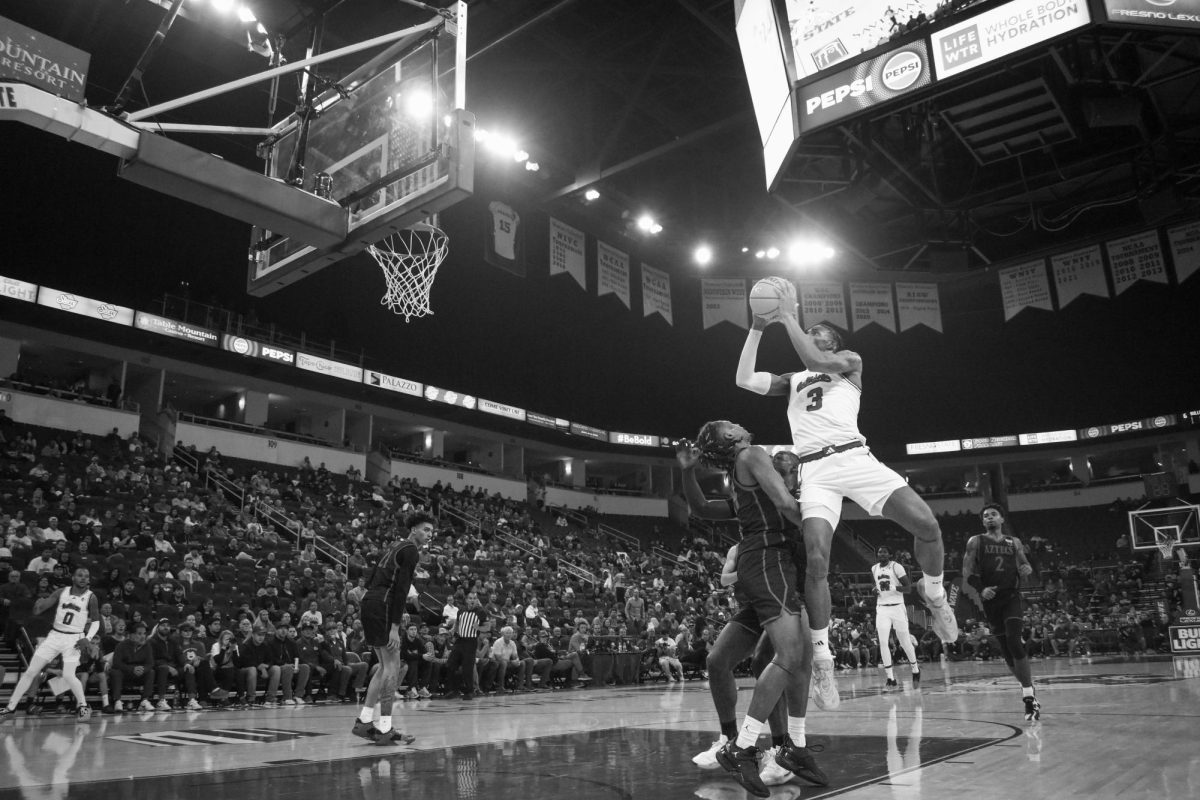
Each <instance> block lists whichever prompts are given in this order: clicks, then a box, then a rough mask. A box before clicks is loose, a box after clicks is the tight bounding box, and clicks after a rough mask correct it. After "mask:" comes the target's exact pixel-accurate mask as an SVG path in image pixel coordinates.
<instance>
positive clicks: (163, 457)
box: [0, 413, 1177, 711]
mask: <svg viewBox="0 0 1200 800" xmlns="http://www.w3.org/2000/svg"><path fill="white" fill-rule="evenodd" d="M0 439H2V441H0V624H2V625H3V638H4V640H5V641H6V642H7V643H8V645H9V646H10V647H16V646H22V644H23V636H24V635H28V637H29V640H34V639H36V637H37V636H38V635H39V633H44V632H45V630H46V629H47V628H48V621H47V619H46V618H45V617H44V616H43V617H32V616H31V615H30V610H31V608H32V606H33V604H34V602H36V601H37V600H38V599H40V598H43V597H46V596H48V595H49V594H50V593H52V592H53V591H54V590H55V589H56V588H58V587H59V586H63V585H66V584H67V583H68V582H69V581H70V576H71V574H72V573H73V571H74V570H75V569H77V568H79V567H86V568H87V569H89V571H90V574H91V579H92V588H93V589H94V590H95V591H96V592H97V594H98V595H99V599H100V602H101V617H102V619H101V633H100V636H99V637H98V641H97V642H96V645H95V647H93V648H92V649H91V651H90V652H89V653H87V654H85V657H84V659H83V660H82V662H81V666H80V670H81V673H83V676H84V677H85V678H86V681H87V683H88V684H89V685H91V686H94V687H95V692H94V693H95V695H98V696H99V697H100V701H99V705H101V706H103V707H104V708H106V709H109V710H113V711H119V710H122V708H123V706H122V704H121V703H122V701H121V697H122V694H126V693H128V694H126V696H127V697H128V696H129V695H130V694H132V695H133V696H136V697H138V698H139V699H137V700H130V701H129V703H130V705H131V706H134V705H135V704H136V707H138V708H141V709H142V710H148V709H154V710H166V709H169V708H172V707H186V708H197V707H202V706H203V705H207V704H230V703H241V704H265V705H272V704H277V703H278V704H287V705H295V704H302V703H306V702H312V701H313V700H314V699H320V700H323V701H331V702H338V701H340V702H347V703H349V702H355V701H356V700H357V699H358V695H359V693H361V691H362V690H363V687H364V685H365V682H366V681H367V679H368V678H369V676H370V674H371V670H372V669H373V668H374V666H375V665H374V663H373V661H374V659H373V657H372V654H371V652H370V648H368V647H367V646H366V645H365V643H364V641H363V630H362V624H361V622H360V620H359V618H358V605H359V603H360V601H361V599H362V596H363V594H364V592H365V583H366V578H367V575H368V573H369V570H370V569H371V565H372V564H373V563H374V562H375V560H376V559H377V558H378V557H379V554H380V553H381V552H382V550H383V549H384V548H385V547H386V546H387V545H388V543H389V542H391V541H393V540H394V539H395V538H396V537H398V536H403V535H404V532H403V528H402V521H403V519H404V518H405V516H406V515H408V514H409V513H411V512H414V511H418V510H425V511H428V512H430V513H432V514H434V515H435V516H438V517H439V519H440V521H441V527H440V530H439V532H438V535H437V536H436V538H435V539H434V541H433V542H432V544H431V546H430V548H429V553H428V556H427V557H426V558H425V559H424V561H423V563H422V565H421V567H420V568H419V570H418V572H417V575H416V580H415V585H416V587H417V588H418V590H419V593H418V598H417V601H416V603H415V604H414V605H413V607H412V608H411V613H410V614H409V618H408V619H406V620H404V621H403V622H404V630H405V636H404V662H405V665H406V669H405V671H404V672H405V674H404V676H403V679H402V686H403V688H402V691H403V692H404V695H405V696H406V697H407V698H410V699H420V698H428V697H432V696H439V695H447V694H453V693H455V692H458V691H460V690H461V689H462V687H461V686H460V685H459V682H458V680H457V678H456V676H455V675H452V674H450V671H449V670H448V669H447V664H448V661H449V657H450V645H451V643H452V642H451V639H452V638H453V635H452V633H451V631H452V630H453V623H454V619H455V617H456V616H457V614H458V610H459V609H461V608H463V607H465V605H466V602H467V596H468V595H470V594H474V595H476V596H477V597H478V598H479V601H480V603H481V604H482V611H483V614H484V616H485V619H486V623H485V624H484V625H483V626H482V629H481V632H480V636H479V642H478V647H477V650H476V667H477V671H478V679H479V680H478V683H477V685H478V686H479V687H480V689H481V690H482V691H483V692H506V691H537V690H544V689H546V688H548V687H551V686H565V687H571V686H577V685H581V684H582V683H585V682H587V681H588V680H590V676H589V675H588V674H587V673H588V671H589V670H590V666H589V665H590V664H592V663H593V661H594V658H595V657H596V656H597V655H600V654H606V653H618V654H619V653H628V654H632V657H634V658H636V660H637V662H638V669H637V675H638V676H640V678H641V679H646V678H654V679H658V678H661V679H664V680H666V681H675V680H683V679H684V678H685V677H689V676H696V677H703V675H704V665H705V659H706V654H707V650H708V648H709V647H710V646H711V644H712V642H713V641H714V640H715V636H716V634H717V633H718V632H719V630H720V627H721V625H723V624H724V622H725V621H726V620H728V619H729V618H730V616H731V615H732V613H733V612H734V611H735V608H734V603H735V601H734V600H733V599H732V596H731V593H730V592H728V591H727V590H725V589H722V588H721V587H720V586H719V585H718V583H717V582H716V580H715V576H716V575H718V574H719V571H720V567H721V562H722V560H723V556H724V553H723V549H724V546H723V545H721V546H718V545H714V544H712V543H710V542H708V541H706V540H705V539H704V538H698V537H696V536H694V535H692V534H684V533H683V532H680V531H672V532H671V535H670V536H666V535H664V538H663V539H662V540H656V541H654V542H647V543H646V546H644V547H642V548H640V549H634V548H631V547H629V546H628V544H626V543H621V542H617V541H616V540H614V539H612V538H610V537H609V536H607V535H605V534H604V533H601V532H600V531H599V529H598V528H597V527H596V526H595V525H591V524H589V525H579V524H575V523H569V522H566V518H565V517H564V516H562V515H556V514H554V513H551V512H550V510H549V509H546V508H545V507H544V505H543V504H539V503H538V502H537V495H536V493H531V498H530V500H531V501H532V502H530V501H525V500H514V499H509V498H504V497H501V496H499V495H497V494H488V493H487V492H484V491H483V490H480V489H476V488H473V487H470V486H467V487H465V488H463V489H457V490H456V489H453V488H451V487H449V486H445V485H443V484H441V483H440V482H438V483H436V484H434V485H433V486H421V485H418V484H417V482H416V481H415V480H413V479H412V478H406V477H403V476H402V475H396V476H394V477H393V478H392V479H391V480H390V481H389V482H387V483H386V484H384V485H379V484H374V483H372V482H370V481H368V480H364V478H363V476H362V475H361V474H360V473H358V472H357V471H356V470H353V469H352V470H350V471H349V472H347V473H346V474H334V473H332V472H331V471H330V470H328V469H326V468H325V465H324V464H318V465H316V466H314V465H313V464H311V463H309V462H308V461H307V460H306V461H305V462H304V463H302V464H300V465H298V466H297V467H296V468H292V469H283V468H280V467H276V466H266V465H263V464H260V463H256V462H249V461H239V460H235V459H228V458H225V457H223V456H222V455H221V454H220V453H218V452H217V451H215V450H210V451H208V452H206V453H205V452H199V451H197V450H195V449H194V448H190V447H184V448H179V449H177V451H176V452H175V453H172V454H169V456H168V454H166V453H163V452H160V451H159V450H157V449H156V448H154V447H152V446H150V444H149V443H148V442H146V441H145V440H143V439H142V438H141V437H140V436H138V435H137V434H133V435H131V436H128V437H122V436H120V435H118V434H117V432H116V431H113V432H112V433H110V434H109V435H108V436H105V437H97V438H93V437H89V436H85V435H83V434H81V433H79V432H75V433H68V432H63V431H55V430H51V429H44V428H33V427H29V426H22V425H17V424H15V423H13V421H12V420H9V419H7V417H4V416H3V415H2V413H0ZM957 522H958V521H957V520H954V519H945V520H943V527H944V529H945V530H946V531H947V539H948V545H947V549H948V551H950V552H951V569H954V568H956V567H957V566H960V565H961V557H960V556H959V555H958V554H959V553H960V552H961V551H962V548H963V546H964V544H965V535H966V533H967V532H968V530H969V532H971V533H973V532H975V531H974V525H973V523H974V520H973V518H972V520H971V522H972V525H971V526H968V525H966V524H963V525H959V524H957ZM889 536H891V533H885V534H883V535H882V536H881V537H880V538H881V540H882V541H880V542H879V543H883V541H886V540H887V539H888V538H889ZM903 538H904V541H903V542H902V543H901V545H900V546H898V547H896V551H897V553H898V558H897V560H899V561H901V563H907V565H909V566H910V567H914V566H915V565H913V564H912V558H911V554H910V552H909V548H910V546H911V544H910V543H911V539H910V537H908V536H907V535H906V534H904V535H903ZM1031 541H1032V540H1031ZM1033 546H1034V547H1036V548H1040V549H1039V550H1037V551H1036V553H1035V555H1036V556H1037V557H1038V559H1039V560H1040V562H1041V563H1040V564H1039V566H1040V569H1041V573H1042V575H1043V576H1044V581H1043V582H1042V584H1041V586H1039V587H1038V588H1037V589H1036V591H1035V592H1034V594H1033V595H1031V597H1030V601H1031V603H1030V608H1029V612H1030V613H1029V619H1028V626H1027V627H1028V636H1029V639H1030V641H1031V643H1032V644H1033V646H1034V649H1035V652H1037V653H1040V654H1043V655H1058V654H1064V653H1066V654H1075V653H1077V652H1083V651H1084V650H1086V649H1087V648H1089V647H1090V646H1094V645H1095V643H1094V642H1090V640H1089V631H1092V630H1094V629H1096V628H1100V627H1104V628H1106V629H1110V628H1111V629H1116V630H1117V631H1119V636H1120V643H1121V646H1122V647H1123V648H1125V649H1127V650H1129V651H1130V652H1132V651H1134V650H1136V651H1144V650H1154V649H1157V648H1160V647H1161V645H1162V642H1163V635H1162V634H1163V621H1164V620H1163V619H1162V618H1161V617H1160V616H1159V615H1158V614H1156V613H1151V612H1152V611H1153V610H1154V609H1153V608H1147V606H1146V602H1145V601H1146V592H1147V590H1148V589H1149V590H1150V591H1151V593H1153V592H1158V593H1159V594H1163V593H1165V594H1166V595H1169V594H1170V592H1171V584H1170V577H1171V576H1170V575H1165V576H1158V575H1157V574H1156V575H1155V577H1154V581H1151V580H1150V578H1149V577H1148V575H1147V563H1142V562H1140V561H1130V560H1129V558H1128V556H1127V551H1125V552H1126V557H1125V558H1123V559H1116V558H1112V557H1109V558H1107V559H1105V558H1102V557H1101V556H1100V555H1099V554H1089V555H1088V557H1087V558H1085V559H1073V558H1071V557H1069V556H1068V555H1067V554H1065V553H1062V552H1059V551H1057V550H1056V549H1055V548H1054V547H1053V546H1052V545H1051V543H1050V541H1049V540H1046V539H1044V538H1043V542H1042V543H1041V544H1039V543H1036V542H1033ZM1109 550H1110V552H1109V553H1108V555H1109V556H1112V555H1113V553H1112V552H1111V550H1112V548H1110V549H1109ZM1116 552H1122V551H1121V548H1120V547H1119V546H1118V547H1117V548H1116ZM955 562H957V563H955ZM831 583H832V585H833V587H834V593H835V602H837V603H838V605H837V606H836V607H835V611H837V618H836V619H835V622H834V625H833V632H832V635H833V638H834V641H835V642H836V644H837V651H838V663H839V666H841V667H843V668H850V669H853V668H862V667H864V666H872V665H875V664H877V663H878V656H879V643H878V642H876V641H875V640H874V624H873V603H874V599H873V596H872V595H871V594H870V593H869V590H868V589H867V587H865V586H864V585H863V584H856V583H854V582H852V581H849V580H847V579H846V577H845V576H842V575H838V574H835V575H834V576H833V581H831ZM1151 584H1153V585H1151ZM1176 586H1177V584H1176ZM964 602H965V601H964ZM968 608H969V607H968ZM970 615H971V614H970V612H968V614H967V616H970ZM960 616H962V615H961V614H960ZM975 616H978V615H977V614H976V615H975ZM914 634H915V635H916V637H917V639H918V641H919V642H920V643H921V648H920V649H921V653H922V655H923V657H925V658H930V659H932V658H937V657H938V656H939V655H941V653H940V643H939V642H938V641H937V637H936V636H934V635H932V633H931V632H929V631H926V630H923V629H919V628H916V627H914ZM989 636H990V634H989V632H988V631H987V630H986V627H984V626H983V625H982V623H977V622H975V621H973V620H972V621H970V622H968V623H967V624H966V625H965V626H964V633H963V636H962V638H961V639H960V640H959V642H957V643H956V644H955V646H954V647H953V648H951V651H950V652H949V653H948V654H947V655H949V656H950V657H953V658H992V657H995V654H996V653H998V649H997V648H995V647H994V646H993V645H994V642H991V641H990V639H989ZM26 646H27V645H26ZM898 655H899V654H898ZM614 679H615V676H614Z"/></svg>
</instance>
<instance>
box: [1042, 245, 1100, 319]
mask: <svg viewBox="0 0 1200 800" xmlns="http://www.w3.org/2000/svg"><path fill="white" fill-rule="evenodd" d="M1050 268H1051V269H1052V270H1054V288H1055V289H1057V290H1058V307H1059V308H1066V307H1067V306H1068V305H1070V303H1071V301H1072V300H1074V299H1075V298H1076V297H1079V295H1081V294H1091V295H1095V296H1096V297H1108V282H1107V281H1105V280H1104V259H1102V258H1101V257H1100V245H1098V244H1097V245H1092V246H1091V247H1084V248H1082V249H1080V250H1072V251H1071V252H1069V253H1059V254H1058V255H1056V256H1051V257H1050Z"/></svg>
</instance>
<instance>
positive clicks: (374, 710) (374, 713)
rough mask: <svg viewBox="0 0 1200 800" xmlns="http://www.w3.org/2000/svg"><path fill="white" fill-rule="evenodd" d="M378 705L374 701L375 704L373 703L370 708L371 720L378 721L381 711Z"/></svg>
mask: <svg viewBox="0 0 1200 800" xmlns="http://www.w3.org/2000/svg"><path fill="white" fill-rule="evenodd" d="M379 705H380V704H379V703H376V704H375V705H374V706H373V707H372V708H371V719H372V720H373V721H375V722H379V716H380V714H381V713H382V712H381V711H380V710H379Z"/></svg>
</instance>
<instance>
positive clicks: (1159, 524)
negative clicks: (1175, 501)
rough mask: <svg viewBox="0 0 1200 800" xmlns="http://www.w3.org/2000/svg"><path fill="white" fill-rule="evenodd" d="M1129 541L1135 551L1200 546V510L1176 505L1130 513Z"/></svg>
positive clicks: (1192, 506)
mask: <svg viewBox="0 0 1200 800" xmlns="http://www.w3.org/2000/svg"><path fill="white" fill-rule="evenodd" d="M1129 541H1130V545H1131V546H1132V547H1133V549H1134V550H1155V549H1159V550H1162V548H1164V547H1166V548H1168V549H1167V550H1166V551H1165V552H1168V553H1169V552H1171V548H1174V547H1185V548H1186V547H1197V546H1200V506H1194V505H1175V506H1168V507H1166V508H1141V509H1138V510H1136V511H1130V512H1129Z"/></svg>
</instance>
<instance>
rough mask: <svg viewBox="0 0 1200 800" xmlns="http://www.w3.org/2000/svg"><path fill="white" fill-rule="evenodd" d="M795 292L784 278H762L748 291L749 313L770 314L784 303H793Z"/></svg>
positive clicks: (757, 314)
mask: <svg viewBox="0 0 1200 800" xmlns="http://www.w3.org/2000/svg"><path fill="white" fill-rule="evenodd" d="M794 297H795V290H794V289H793V288H792V285H791V283H790V282H789V281H788V280H787V279H786V278H763V279H762V280H761V281H759V282H758V283H756V284H754V287H753V288H752V289H750V311H751V312H753V313H754V314H755V315H756V316H762V315H764V314H770V313H772V312H773V311H776V310H778V309H779V307H780V305H781V304H783V303H784V302H785V301H786V302H794V300H793V298H794Z"/></svg>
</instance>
